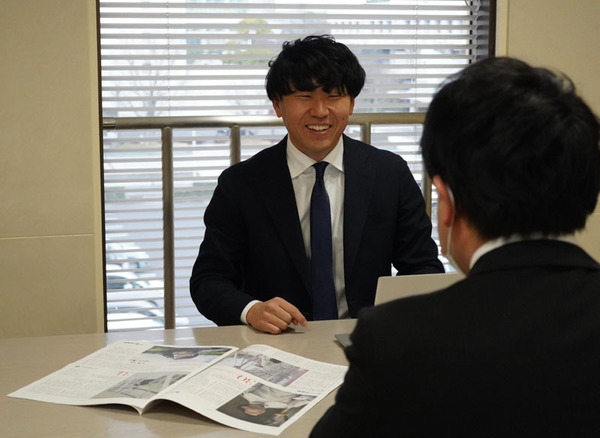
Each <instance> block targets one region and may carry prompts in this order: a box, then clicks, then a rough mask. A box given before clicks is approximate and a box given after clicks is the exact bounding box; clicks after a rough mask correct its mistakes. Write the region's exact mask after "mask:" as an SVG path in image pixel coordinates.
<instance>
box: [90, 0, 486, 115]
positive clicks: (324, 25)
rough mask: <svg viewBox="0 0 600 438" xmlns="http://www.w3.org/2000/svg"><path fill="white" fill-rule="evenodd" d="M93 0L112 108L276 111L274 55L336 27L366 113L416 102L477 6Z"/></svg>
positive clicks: (417, 107)
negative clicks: (271, 95) (269, 78)
mask: <svg viewBox="0 0 600 438" xmlns="http://www.w3.org/2000/svg"><path fill="white" fill-rule="evenodd" d="M340 3H341V2H333V1H329V2H327V1H321V2H316V1H314V2H294V1H285V0H280V1H275V0H274V1H271V2H268V1H264V2H254V1H252V2H250V1H242V2H239V1H236V2H225V1H180V2H175V1H158V0H156V1H146V0H144V1H138V2H119V1H109V0H102V1H100V23H101V65H102V106H103V112H104V115H105V116H107V117H122V116H128V117H132V116H133V117H136V116H140V117H147V116H181V115H194V116H201V115H210V116H214V115H231V114H271V113H272V107H271V104H270V102H269V101H268V99H267V98H266V95H265V91H264V78H265V75H266V73H267V68H268V67H267V66H268V62H269V60H271V59H273V58H274V57H275V56H276V55H277V54H278V53H279V51H280V50H281V44H282V43H283V42H284V41H287V40H292V39H297V38H302V37H304V36H306V35H308V34H331V35H333V36H334V37H335V38H336V39H337V40H338V41H340V42H342V43H344V44H346V45H347V46H348V47H349V48H350V49H351V50H352V51H353V52H354V53H355V54H356V55H357V56H358V58H359V60H360V61H361V63H362V65H363V67H364V68H365V71H366V72H367V82H366V86H365V88H364V90H363V92H362V93H361V95H360V96H359V98H358V100H357V102H356V110H357V111H359V112H360V111H362V112H386V111H403V112H406V111H423V110H424V109H425V108H426V106H427V102H428V101H429V99H430V97H431V94H432V92H433V91H434V90H435V88H436V87H437V86H438V85H439V83H440V82H441V81H442V80H443V79H444V78H445V77H447V76H448V75H449V74H451V73H453V72H455V71H457V70H458V69H460V68H461V67H463V66H464V65H466V64H468V63H469V62H470V61H471V60H472V59H473V58H474V56H476V50H475V49H476V48H477V46H478V39H477V30H478V24H479V22H478V16H477V15H474V14H477V13H478V8H477V7H476V6H473V5H472V4H471V3H472V2H465V1H464V0H456V1H449V0H444V1H414V0H413V1H388V2H381V1H380V2H375V1H364V0H363V1H345V2H344V3H343V4H340Z"/></svg>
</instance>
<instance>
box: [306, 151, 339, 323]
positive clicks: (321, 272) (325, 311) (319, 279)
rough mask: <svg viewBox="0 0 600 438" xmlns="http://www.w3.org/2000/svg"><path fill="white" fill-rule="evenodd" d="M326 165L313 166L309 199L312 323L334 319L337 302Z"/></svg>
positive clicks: (320, 163)
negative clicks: (313, 183)
mask: <svg viewBox="0 0 600 438" xmlns="http://www.w3.org/2000/svg"><path fill="white" fill-rule="evenodd" d="M328 164H329V163H327V162H325V161H321V162H319V163H315V164H313V166H314V168H315V170H316V176H315V185H314V187H313V191H312V195H311V198H310V248H311V250H310V251H311V253H310V254H311V256H310V273H311V292H312V301H313V319H314V320H320V319H337V318H338V313H337V300H336V296H335V286H334V284H333V261H332V259H333V249H332V244H331V210H330V207H329V196H328V195H327V190H325V181H323V174H324V173H325V168H326V167H327V165H328Z"/></svg>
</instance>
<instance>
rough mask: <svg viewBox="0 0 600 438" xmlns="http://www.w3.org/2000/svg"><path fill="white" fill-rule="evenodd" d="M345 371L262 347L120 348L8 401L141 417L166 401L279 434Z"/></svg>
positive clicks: (230, 423)
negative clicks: (118, 410)
mask: <svg viewBox="0 0 600 438" xmlns="http://www.w3.org/2000/svg"><path fill="white" fill-rule="evenodd" d="M346 370H347V367H346V366H341V365H334V364H328V363H324V362H318V361H314V360H310V359H307V358H304V357H302V356H298V355H294V354H291V353H287V352H285V351H282V350H278V349H275V348H272V347H269V346H266V345H253V346H249V347H246V348H244V349H241V350H240V349H237V348H236V347H228V346H172V345H155V344H150V343H146V342H137V341H119V342H116V343H114V344H111V345H109V346H107V347H104V348H102V349H101V350H98V351H96V352H95V353H92V354H90V355H89V356H86V357H84V358H83V359H81V360H79V361H76V362H73V363H71V364H69V365H67V366H66V367H64V368H62V369H61V370H58V371H56V372H54V373H52V374H50V375H48V376H46V377H44V378H42V379H40V380H38V381H36V382H34V383H31V384H30V385H28V386H25V387H24V388H21V389H19V390H17V391H15V392H13V393H11V394H9V396H10V397H17V398H25V399H31V400H38V401H45V402H50V403H60V404H69V405H81V406H86V405H87V406H90V405H101V404H123V405H127V406H131V407H133V408H135V409H136V410H137V411H138V412H139V413H140V414H142V413H143V412H145V411H146V410H148V409H150V408H151V407H152V406H153V405H154V404H156V403H158V402H160V401H161V400H170V401H173V402H175V403H178V404H180V405H182V406H185V407H187V408H189V409H192V410H194V411H196V412H198V413H200V414H201V415H204V416H206V417H208V418H211V419H212V420H215V421H218V422H220V423H222V424H224V425H227V426H230V427H234V428H238V429H242V430H247V431H251V432H256V433H264V434H269V435H279V434H280V433H281V432H282V431H283V430H284V429H285V428H287V427H288V426H290V425H291V424H293V423H294V422H295V421H296V420H297V419H298V418H299V417H300V416H301V415H302V414H303V413H305V412H306V411H308V410H309V409H310V408H311V407H312V406H314V405H315V404H316V403H318V402H319V401H320V400H321V399H322V398H324V397H325V396H326V395H327V394H329V393H330V392H331V391H333V390H334V389H335V388H337V387H338V386H339V385H340V384H341V383H342V381H343V378H344V375H345V373H346Z"/></svg>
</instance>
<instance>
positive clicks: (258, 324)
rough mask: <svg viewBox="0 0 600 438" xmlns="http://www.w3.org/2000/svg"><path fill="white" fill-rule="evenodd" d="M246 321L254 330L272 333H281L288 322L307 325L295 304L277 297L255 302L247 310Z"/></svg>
mask: <svg viewBox="0 0 600 438" xmlns="http://www.w3.org/2000/svg"><path fill="white" fill-rule="evenodd" d="M246 321H248V324H250V325H251V326H252V327H254V328H255V329H256V330H260V331H261V332H267V333H273V334H277V333H281V332H282V331H284V330H285V329H287V328H288V326H289V325H290V324H294V325H298V324H300V325H301V326H302V327H306V326H307V325H308V322H307V321H306V318H305V317H304V315H303V314H302V313H300V311H299V310H298V309H297V308H296V307H295V306H293V305H292V304H290V303H288V302H287V301H286V300H284V299H283V298H279V297H275V298H272V299H270V300H269V301H265V302H264V303H256V304H255V305H254V306H252V307H251V308H250V310H249V311H248V313H247V315H246Z"/></svg>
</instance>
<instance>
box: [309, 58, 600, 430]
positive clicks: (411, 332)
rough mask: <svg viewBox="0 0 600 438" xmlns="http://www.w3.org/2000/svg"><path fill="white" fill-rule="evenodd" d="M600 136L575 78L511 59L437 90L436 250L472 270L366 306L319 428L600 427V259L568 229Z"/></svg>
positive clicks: (591, 192) (599, 163) (590, 203)
mask: <svg viewBox="0 0 600 438" xmlns="http://www.w3.org/2000/svg"><path fill="white" fill-rule="evenodd" d="M599 135H600V132H599V124H598V120H597V118H596V117H595V116H594V114H593V113H592V111H591V110H590V109H589V107H588V106H587V105H586V104H585V103H584V101H583V100H582V99H581V98H580V97H578V96H577V95H576V93H575V89H574V86H573V84H572V82H571V81H570V80H569V79H567V78H566V77H561V76H558V75H555V74H554V73H551V72H550V71H548V70H546V69H542V68H532V67H530V66H529V65H527V64H525V63H523V62H521V61H518V60H515V59H511V58H490V59H487V60H484V61H481V62H479V63H475V64H473V65H471V66H469V67H467V68H465V69H464V70H463V71H462V72H460V73H459V74H457V75H456V76H454V77H453V78H451V80H450V81H449V82H447V83H446V85H444V86H443V88H442V89H441V90H440V91H439V92H438V93H437V94H436V96H435V97H434V99H433V101H432V103H431V105H430V107H429V109H428V112H427V117H426V120H425V126H424V130H423V136H422V140H421V147H422V153H423V158H424V162H425V165H426V168H427V171H428V173H429V174H430V175H431V176H432V177H433V182H434V184H435V186H436V188H437V192H438V228H439V233H440V240H441V243H442V251H443V252H444V253H445V254H446V255H447V256H448V257H449V258H450V259H452V260H454V261H455V263H456V265H457V266H458V268H460V270H462V271H463V272H464V273H466V274H467V276H466V278H465V279H464V280H462V281H460V282H458V283H455V284H453V285H452V286H450V287H448V288H447V289H444V290H441V291H438V292H434V293H432V294H428V295H421V296H414V297H409V298H406V299H400V300H396V301H392V302H390V303H386V304H384V305H381V306H377V307H374V308H371V309H365V310H364V311H363V312H361V313H360V314H359V317H358V321H357V325H356V328H355V330H354V332H353V333H352V335H351V341H352V346H350V347H348V348H347V349H346V355H347V357H348V360H349V363H350V366H349V370H348V373H347V375H346V378H345V381H344V383H343V384H342V386H341V387H340V389H339V391H338V394H337V397H336V403H335V405H334V406H333V407H332V408H330V410H329V411H327V412H326V414H325V415H324V416H323V418H322V419H321V420H320V421H319V422H318V423H317V425H316V426H315V428H314V430H313V432H312V434H311V436H312V437H328V438H329V437H336V436H344V437H354V436H356V437H364V436H377V437H388V436H393V437H405V436H406V437H410V436H419V437H429V436H432V437H433V436H435V437H439V436H461V437H496V436H498V437H525V436H545V437H548V436H553V437H554V436H556V437H566V436H571V437H583V436H586V437H587V436H590V437H591V436H594V437H597V436H600V414H599V413H600V373H599V372H598V370H600V265H599V264H598V263H597V262H596V261H595V260H593V259H592V258H591V257H590V256H589V255H588V254H586V253H585V251H583V250H582V249H581V248H580V247H578V246H577V245H576V244H575V242H574V239H573V233H574V232H575V231H577V230H581V229H582V228H584V226H585V223H586V219H587V217H588V215H589V214H590V213H592V212H593V211H594V208H595V205H596V202H597V199H598V192H599V189H600V149H599V146H600V145H599Z"/></svg>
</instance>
